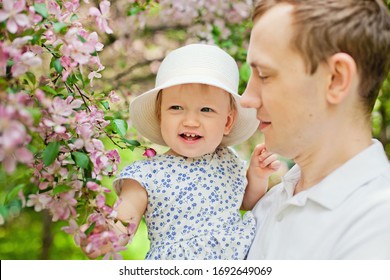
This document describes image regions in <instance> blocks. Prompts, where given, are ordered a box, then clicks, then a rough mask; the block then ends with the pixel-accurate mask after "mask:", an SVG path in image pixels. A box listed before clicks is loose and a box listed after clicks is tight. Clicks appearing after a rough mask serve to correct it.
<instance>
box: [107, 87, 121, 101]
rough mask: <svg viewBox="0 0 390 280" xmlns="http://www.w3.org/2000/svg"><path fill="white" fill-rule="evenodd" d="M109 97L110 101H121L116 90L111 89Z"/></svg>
mask: <svg viewBox="0 0 390 280" xmlns="http://www.w3.org/2000/svg"><path fill="white" fill-rule="evenodd" d="M108 98H109V99H110V101H111V102H112V103H116V102H119V101H121V100H120V98H119V96H118V95H117V94H116V92H115V91H114V90H112V91H110V93H109V94H108Z"/></svg>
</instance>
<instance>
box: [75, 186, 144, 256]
mask: <svg viewBox="0 0 390 280" xmlns="http://www.w3.org/2000/svg"><path fill="white" fill-rule="evenodd" d="M119 199H120V200H121V202H120V203H119V205H118V207H117V208H116V211H117V218H118V221H117V222H116V223H115V224H114V223H113V224H111V225H110V227H111V229H113V230H114V231H115V232H117V233H118V234H127V228H126V227H125V226H124V225H123V224H122V222H123V223H132V224H134V225H135V227H136V228H135V231H134V232H136V231H137V228H138V225H139V223H140V221H141V219H142V215H143V214H144V212H145V209H146V206H147V201H148V196H147V193H146V190H145V189H144V188H143V187H142V186H141V185H140V184H139V183H138V182H137V181H135V180H131V179H124V180H123V182H122V191H121V193H120V195H119ZM127 242H128V240H125V243H127ZM123 245H126V244H123ZM86 246H87V239H84V240H82V241H81V246H80V247H81V249H82V250H83V252H84V253H85V254H86V255H87V256H88V257H89V258H93V259H94V258H97V257H99V256H101V255H104V254H106V253H107V252H109V251H110V249H111V244H107V245H105V246H102V247H101V248H99V249H98V250H95V251H92V252H87V250H86Z"/></svg>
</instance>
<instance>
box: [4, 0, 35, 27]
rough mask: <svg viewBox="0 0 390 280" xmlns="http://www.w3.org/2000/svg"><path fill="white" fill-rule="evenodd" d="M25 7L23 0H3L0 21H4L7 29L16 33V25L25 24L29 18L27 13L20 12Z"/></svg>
mask: <svg viewBox="0 0 390 280" xmlns="http://www.w3.org/2000/svg"><path fill="white" fill-rule="evenodd" d="M25 8H26V3H25V1H24V0H18V1H14V0H3V9H2V10H0V22H3V21H6V20H7V19H8V20H7V29H8V31H9V32H10V33H13V34H14V33H16V31H18V26H21V27H23V26H27V25H28V24H29V20H28V17H27V15H25V14H22V13H21V12H23V11H24V10H25Z"/></svg>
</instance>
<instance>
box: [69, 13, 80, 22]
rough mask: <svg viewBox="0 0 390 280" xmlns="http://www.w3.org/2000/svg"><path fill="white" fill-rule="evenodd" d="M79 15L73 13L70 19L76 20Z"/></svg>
mask: <svg viewBox="0 0 390 280" xmlns="http://www.w3.org/2000/svg"><path fill="white" fill-rule="evenodd" d="M78 19H79V17H78V16H77V15H76V14H73V15H72V16H71V17H70V21H75V20H78Z"/></svg>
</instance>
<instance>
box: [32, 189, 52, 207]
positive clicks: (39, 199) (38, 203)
mask: <svg viewBox="0 0 390 280" xmlns="http://www.w3.org/2000/svg"><path fill="white" fill-rule="evenodd" d="M50 201H52V198H51V196H49V195H48V194H46V193H41V194H30V195H29V196H28V201H27V206H28V207H31V206H34V210H35V211H36V212H40V211H41V210H42V209H47V205H48V204H49V203H50Z"/></svg>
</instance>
